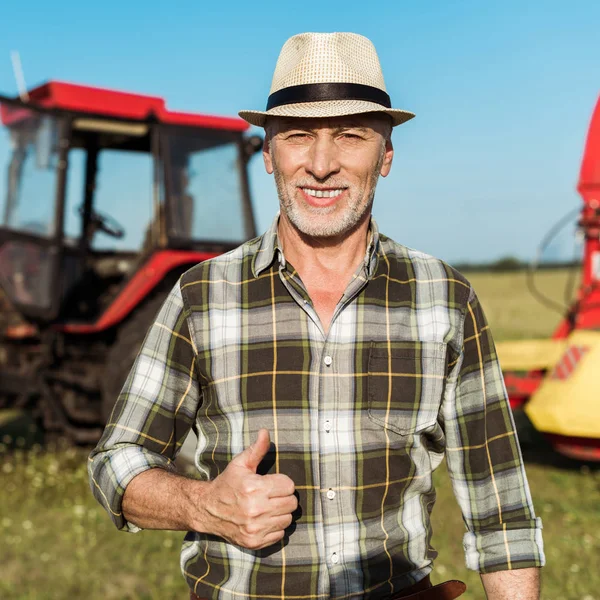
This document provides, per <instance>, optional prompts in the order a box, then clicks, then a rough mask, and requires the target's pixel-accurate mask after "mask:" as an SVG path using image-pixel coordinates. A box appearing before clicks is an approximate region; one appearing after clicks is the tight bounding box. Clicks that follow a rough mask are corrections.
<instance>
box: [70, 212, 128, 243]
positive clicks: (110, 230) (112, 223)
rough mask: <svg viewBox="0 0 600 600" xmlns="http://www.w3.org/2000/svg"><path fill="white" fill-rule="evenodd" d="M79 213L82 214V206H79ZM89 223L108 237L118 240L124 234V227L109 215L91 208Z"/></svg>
mask: <svg viewBox="0 0 600 600" xmlns="http://www.w3.org/2000/svg"><path fill="white" fill-rule="evenodd" d="M79 214H80V215H83V206H80V207H79ZM90 223H91V224H92V225H93V227H94V228H95V229H96V230H97V231H102V232H103V233H105V234H106V235H110V237H114V238H116V239H118V240H120V239H121V238H122V237H123V236H124V235H125V228H124V227H123V226H122V225H121V224H120V223H119V222H118V221H117V220H116V219H115V218H114V217H111V216H110V215H107V214H105V213H101V212H97V211H95V210H92V212H91V214H90Z"/></svg>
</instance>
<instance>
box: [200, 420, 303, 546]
mask: <svg viewBox="0 0 600 600" xmlns="http://www.w3.org/2000/svg"><path fill="white" fill-rule="evenodd" d="M270 445H271V440H270V437H269V432H268V431H267V430H266V429H261V430H260V431H259V432H258V437H257V439H256V441H255V442H254V443H253V444H252V445H251V446H248V447H247V448H246V449H245V450H244V451H243V452H242V453H241V454H238V455H237V456H236V457H235V458H234V459H233V460H232V461H231V462H230V463H229V465H227V468H226V469H225V470H224V471H223V473H221V474H220V475H219V476H218V477H216V478H215V479H214V480H213V481H211V482H210V485H209V486H207V488H206V490H205V492H203V493H202V502H201V505H202V510H201V512H202V515H201V517H200V521H201V529H197V531H203V532H205V533H212V534H213V535H218V536H220V537H223V538H225V539H226V540H228V541H229V542H232V543H234V544H237V545H238V546H243V547H245V548H249V549H251V550H258V549H260V548H266V547H267V546H270V545H271V544H274V543H275V542H277V541H279V540H280V539H282V538H283V536H284V530H285V529H286V527H288V526H289V525H290V524H291V522H292V513H293V512H294V511H295V510H296V508H297V507H298V500H297V499H296V496H294V491H295V486H294V482H293V481H292V480H291V479H290V478H289V477H288V476H287V475H283V474H278V473H276V474H273V475H258V474H257V473H256V470H257V468H258V465H259V464H260V462H261V461H262V459H263V458H264V457H265V456H266V454H267V452H268V451H269V447H270Z"/></svg>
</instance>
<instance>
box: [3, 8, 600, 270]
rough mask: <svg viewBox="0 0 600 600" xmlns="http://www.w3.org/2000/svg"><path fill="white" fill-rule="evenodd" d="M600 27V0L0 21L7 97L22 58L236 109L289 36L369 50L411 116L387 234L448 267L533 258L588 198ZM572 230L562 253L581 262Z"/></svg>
mask: <svg viewBox="0 0 600 600" xmlns="http://www.w3.org/2000/svg"><path fill="white" fill-rule="evenodd" d="M599 22H600V2H598V0H575V1H573V2H569V3H566V2H564V1H560V2H559V1H556V0H528V1H525V0H520V1H518V0H504V1H502V2H499V1H491V0H490V1H488V2H481V1H475V0H464V1H460V0H457V1H452V0H437V1H429V2H425V1H421V2H416V1H412V2H406V1H400V0H396V1H380V2H377V3H369V2H354V1H349V0H346V1H345V2H324V1H323V0H321V1H319V2H316V1H313V0H304V1H303V2H302V3H290V2H284V1H283V0H280V1H279V2H254V3H250V2H238V1H229V2H222V3H212V2H211V3H207V2H199V1H197V0H196V1H195V2H188V1H181V2H177V3H170V4H169V3H166V2H156V1H154V0H146V1H144V2H139V1H137V0H135V1H129V2H123V1H121V2H115V1H113V0H107V1H105V2H102V3H85V2H73V1H71V0H62V1H61V2H58V3H48V2H40V1H37V0H31V1H29V2H22V3H16V2H13V3H11V7H10V10H5V11H3V19H2V22H1V23H0V90H2V92H5V93H6V92H8V93H10V94H14V93H15V91H16V86H15V83H14V78H13V75H12V68H11V63H10V57H9V53H10V51H11V50H15V49H16V50H19V52H20V54H21V59H22V62H23V66H24V71H25V76H26V79H27V83H28V85H29V86H33V85H34V84H38V83H41V82H43V81H45V80H48V79H62V80H67V81H74V82H78V83H87V84H92V85H99V86H104V87H114V88H118V89H125V90H128V91H134V92H141V93H149V94H155V95H160V96H164V97H165V98H166V99H167V103H168V106H169V107H170V108H171V109H175V110H176V109H180V110H192V111H199V112H207V113H214V114H227V115H234V114H236V113H237V111H238V110H240V109H242V108H262V107H263V106H264V104H265V102H266V97H267V95H268V90H269V86H270V81H271V77H272V73H273V68H274V66H275V61H276V60H277V55H278V54H279V50H280V48H281V46H282V44H283V43H284V41H285V40H286V39H287V38H288V37H289V36H291V35H293V34H295V33H299V32H302V31H355V32H357V33H361V34H363V35H366V36H367V37H369V38H370V39H371V40H372V41H373V42H374V44H375V46H376V48H377V51H378V53H379V57H380V60H381V63H382V66H383V70H384V75H385V78H386V84H387V88H388V92H389V94H390V96H391V98H392V102H393V104H394V106H396V107H398V108H405V109H408V110H411V111H413V112H415V113H416V114H417V117H416V118H415V119H413V120H412V121H410V122H409V123H407V124H405V125H403V126H401V127H399V128H397V129H396V130H395V132H394V137H393V140H394V144H395V148H396V156H395V160H394V167H393V169H392V173H391V174H390V176H389V177H388V178H387V179H386V180H383V181H382V182H381V183H380V187H379V188H378V193H377V197H376V205H375V216H376V218H377V219H378V221H379V223H380V228H381V229H382V230H383V231H384V232H385V233H387V234H388V235H390V236H392V237H393V238H395V239H396V240H398V241H400V242H402V243H404V244H407V245H409V246H412V247H415V248H418V249H420V250H423V251H425V252H429V253H431V254H434V255H437V256H439V257H441V258H444V259H446V260H448V261H450V262H460V261H473V262H480V261H486V260H492V259H495V258H498V257H500V256H504V255H509V254H510V255H516V256H519V257H522V258H525V259H527V258H531V257H532V256H533V253H534V251H535V249H536V247H537V245H538V243H539V241H540V240H541V238H542V237H543V235H544V234H545V232H546V231H547V230H548V229H549V228H550V227H551V226H552V224H553V223H554V222H555V221H557V220H558V219H559V218H560V217H561V216H562V215H563V214H564V213H566V212H567V211H568V210H570V209H571V208H574V207H576V206H578V203H579V202H580V199H579V197H578V195H577V193H576V191H575V185H576V182H577V177H578V173H579V167H580V161H581V153H582V149H583V144H584V141H585V134H586V132H587V128H588V124H589V120H590V117H591V114H592V110H593V108H594V105H595V103H596V100H597V98H598V93H599V91H600V42H599V41H598V29H597V28H598V23H599ZM251 176H252V182H251V183H252V192H253V196H254V206H255V211H256V215H257V219H258V224H259V227H260V228H261V229H264V228H266V227H267V226H268V224H269V223H270V221H271V218H272V216H273V214H274V213H275V211H276V210H277V197H276V194H275V191H274V185H273V181H272V179H271V178H270V177H269V176H267V175H266V174H265V173H264V172H263V167H262V161H261V160H260V159H259V158H257V159H255V160H254V161H253V164H252V168H251ZM572 232H573V229H572V228H570V229H568V230H567V231H566V232H565V234H564V235H563V236H562V237H561V238H560V239H559V240H558V241H557V243H556V244H555V246H554V248H553V255H554V256H562V257H564V258H569V257H571V256H572V252H573V243H572Z"/></svg>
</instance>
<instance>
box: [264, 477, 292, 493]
mask: <svg viewBox="0 0 600 600" xmlns="http://www.w3.org/2000/svg"><path fill="white" fill-rule="evenodd" d="M262 480H263V483H264V484H268V485H269V486H270V489H269V491H268V492H267V494H268V496H269V498H280V497H282V496H291V495H292V494H293V493H294V492H295V491H296V486H295V485H294V482H293V480H292V479H290V478H289V477H288V476H287V475H284V474H283V473H273V474H272V475H264V476H263V479H262Z"/></svg>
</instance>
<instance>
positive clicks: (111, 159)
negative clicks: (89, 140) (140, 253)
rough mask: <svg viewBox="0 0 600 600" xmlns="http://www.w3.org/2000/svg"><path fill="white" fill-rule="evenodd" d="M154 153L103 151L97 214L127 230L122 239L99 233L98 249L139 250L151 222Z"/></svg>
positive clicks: (97, 195)
mask: <svg viewBox="0 0 600 600" xmlns="http://www.w3.org/2000/svg"><path fill="white" fill-rule="evenodd" d="M153 176H154V163H153V157H152V155H151V154H149V153H146V152H134V151H123V150H102V151H101V152H100V154H99V156H98V173H97V175H96V190H95V194H94V211H96V212H97V213H99V214H101V215H102V216H103V217H107V218H108V219H109V223H110V224H115V225H120V226H121V227H122V228H123V230H124V236H123V237H122V238H121V239H115V238H114V237H110V236H109V235H107V234H105V233H104V232H103V231H98V232H97V233H96V234H95V236H94V239H93V241H92V248H94V249H95V250H113V249H114V250H139V249H140V248H141V247H142V245H143V242H144V239H145V237H146V235H147V232H148V230H149V228H150V226H151V221H152V211H153V205H152V197H153V196H152V181H153Z"/></svg>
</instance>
